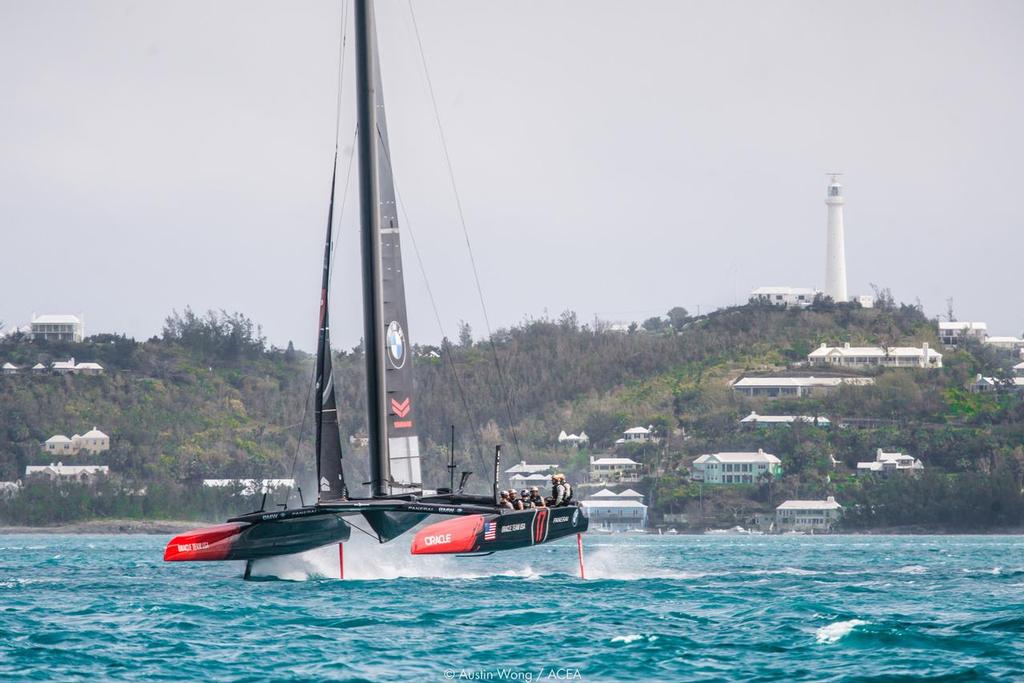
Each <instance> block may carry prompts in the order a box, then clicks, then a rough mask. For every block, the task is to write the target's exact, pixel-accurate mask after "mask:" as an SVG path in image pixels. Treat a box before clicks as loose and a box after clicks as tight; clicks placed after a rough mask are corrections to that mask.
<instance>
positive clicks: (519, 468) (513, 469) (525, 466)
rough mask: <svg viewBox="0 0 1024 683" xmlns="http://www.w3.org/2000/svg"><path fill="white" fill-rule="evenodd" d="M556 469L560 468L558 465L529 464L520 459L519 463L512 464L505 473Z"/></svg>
mask: <svg viewBox="0 0 1024 683" xmlns="http://www.w3.org/2000/svg"><path fill="white" fill-rule="evenodd" d="M554 469H558V465H529V464H527V463H525V462H523V461H522V460H520V461H519V464H518V465H512V467H509V468H508V469H507V470H505V474H515V473H516V472H526V473H533V472H547V471H548V470H554Z"/></svg>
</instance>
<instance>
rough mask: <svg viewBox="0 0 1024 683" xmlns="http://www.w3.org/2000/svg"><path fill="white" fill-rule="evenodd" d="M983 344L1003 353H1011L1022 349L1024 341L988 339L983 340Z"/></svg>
mask: <svg viewBox="0 0 1024 683" xmlns="http://www.w3.org/2000/svg"><path fill="white" fill-rule="evenodd" d="M985 344H986V345H988V346H991V347H992V348H994V349H1001V350H1003V351H1011V352H1013V351H1020V350H1021V349H1024V339H1021V338H1020V337H989V338H988V339H986V340H985Z"/></svg>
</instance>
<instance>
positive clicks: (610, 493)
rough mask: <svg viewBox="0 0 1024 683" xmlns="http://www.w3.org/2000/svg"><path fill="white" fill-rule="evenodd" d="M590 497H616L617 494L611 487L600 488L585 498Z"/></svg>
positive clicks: (588, 498)
mask: <svg viewBox="0 0 1024 683" xmlns="http://www.w3.org/2000/svg"><path fill="white" fill-rule="evenodd" d="M591 498H618V494H616V493H615V491H612V490H611V489H601V490H600V491H598V492H597V493H595V494H593V495H590V496H587V500H590V499H591Z"/></svg>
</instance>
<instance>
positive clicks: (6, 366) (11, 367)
mask: <svg viewBox="0 0 1024 683" xmlns="http://www.w3.org/2000/svg"><path fill="white" fill-rule="evenodd" d="M3 369H4V370H17V369H18V366H17V365H13V364H11V363H4V365H3Z"/></svg>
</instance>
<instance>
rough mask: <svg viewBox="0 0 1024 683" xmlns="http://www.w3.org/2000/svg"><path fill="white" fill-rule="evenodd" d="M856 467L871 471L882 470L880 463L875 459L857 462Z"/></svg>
mask: <svg viewBox="0 0 1024 683" xmlns="http://www.w3.org/2000/svg"><path fill="white" fill-rule="evenodd" d="M857 469H858V470H871V471H872V472H881V471H882V463H881V462H879V461H877V460H872V461H870V462H859V463H857Z"/></svg>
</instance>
